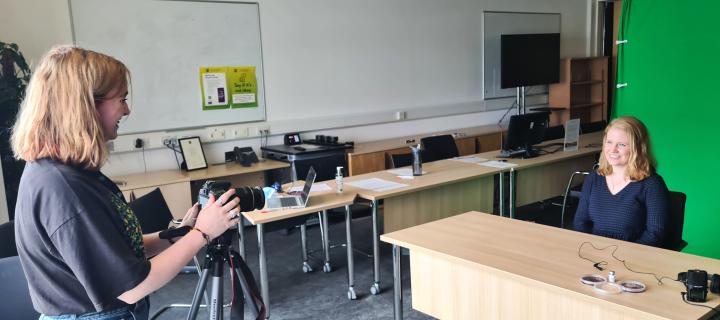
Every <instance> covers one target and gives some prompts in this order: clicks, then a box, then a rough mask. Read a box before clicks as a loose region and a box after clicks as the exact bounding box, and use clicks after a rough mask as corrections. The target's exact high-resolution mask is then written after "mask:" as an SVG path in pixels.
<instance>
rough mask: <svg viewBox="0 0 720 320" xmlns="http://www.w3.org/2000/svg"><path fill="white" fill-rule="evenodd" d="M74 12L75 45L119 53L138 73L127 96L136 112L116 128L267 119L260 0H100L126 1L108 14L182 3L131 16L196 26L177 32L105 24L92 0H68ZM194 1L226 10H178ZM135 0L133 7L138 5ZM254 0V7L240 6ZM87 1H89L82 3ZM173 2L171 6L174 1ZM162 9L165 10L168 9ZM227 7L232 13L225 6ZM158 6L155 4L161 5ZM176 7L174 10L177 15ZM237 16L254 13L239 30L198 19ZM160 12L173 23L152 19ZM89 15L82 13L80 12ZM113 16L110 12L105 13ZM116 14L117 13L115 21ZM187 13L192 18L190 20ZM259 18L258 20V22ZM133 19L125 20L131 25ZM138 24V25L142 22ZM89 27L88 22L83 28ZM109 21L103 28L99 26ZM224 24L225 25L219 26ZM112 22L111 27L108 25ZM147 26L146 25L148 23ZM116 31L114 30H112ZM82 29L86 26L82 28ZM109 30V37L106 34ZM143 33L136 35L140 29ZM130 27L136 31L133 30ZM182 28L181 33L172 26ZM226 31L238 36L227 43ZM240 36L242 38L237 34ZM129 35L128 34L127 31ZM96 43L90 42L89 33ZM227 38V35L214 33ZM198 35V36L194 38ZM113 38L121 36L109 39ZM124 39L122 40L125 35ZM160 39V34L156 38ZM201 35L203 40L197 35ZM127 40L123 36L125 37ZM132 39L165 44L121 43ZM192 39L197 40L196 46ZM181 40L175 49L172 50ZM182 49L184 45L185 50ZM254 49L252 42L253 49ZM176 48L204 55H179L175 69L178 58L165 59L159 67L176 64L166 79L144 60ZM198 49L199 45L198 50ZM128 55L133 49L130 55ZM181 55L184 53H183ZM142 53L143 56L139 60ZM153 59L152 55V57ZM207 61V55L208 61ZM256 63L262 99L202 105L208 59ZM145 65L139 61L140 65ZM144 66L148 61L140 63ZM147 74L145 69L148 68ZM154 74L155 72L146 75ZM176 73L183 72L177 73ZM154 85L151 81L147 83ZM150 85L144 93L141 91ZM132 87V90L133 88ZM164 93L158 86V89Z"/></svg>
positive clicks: (128, 130)
mask: <svg viewBox="0 0 720 320" xmlns="http://www.w3.org/2000/svg"><path fill="white" fill-rule="evenodd" d="M67 2H68V7H69V14H70V23H71V32H72V39H73V43H74V44H75V45H77V46H81V47H83V48H86V49H90V50H95V51H98V52H101V53H104V54H108V55H110V56H115V57H117V58H118V60H120V61H122V62H123V63H125V64H126V65H127V66H128V68H129V69H130V72H131V74H132V75H133V80H132V81H133V83H132V86H131V88H130V91H131V94H130V99H131V101H132V102H133V103H132V104H131V114H130V116H129V117H128V118H127V120H124V121H123V123H121V126H120V129H119V132H118V133H119V134H120V135H130V134H142V133H148V132H161V131H180V130H188V129H198V128H206V127H211V126H221V125H231V124H238V123H249V122H259V121H265V120H267V100H266V93H265V77H264V65H263V48H262V37H261V30H260V28H261V23H260V5H259V3H258V2H240V1H222V0H220V1H213V0H210V1H206V0H135V1H118V2H117V3H116V2H114V1H112V2H102V1H97V3H100V4H101V5H104V6H113V7H114V6H125V7H129V8H128V9H123V11H122V12H113V10H112V9H111V10H107V11H106V12H108V11H109V12H110V14H115V15H124V14H128V13H133V10H134V11H135V12H138V11H140V12H144V11H143V10H140V9H144V8H146V7H147V8H151V9H162V8H167V7H168V5H173V4H172V2H175V3H177V4H178V7H177V8H178V9H177V10H176V11H177V12H175V11H173V10H168V12H170V13H169V14H168V15H159V14H155V15H153V14H152V13H148V14H147V15H145V16H143V17H136V16H134V15H133V16H132V17H133V19H131V20H132V21H133V24H132V26H135V27H136V29H143V28H142V27H143V26H145V25H152V26H157V29H153V31H155V32H158V33H165V34H168V33H169V34H172V33H170V32H173V31H175V30H176V28H175V27H176V25H182V27H181V28H178V30H183V29H184V30H190V32H186V33H185V34H187V33H193V34H192V35H188V36H179V35H178V36H177V37H160V36H158V35H156V34H151V33H150V31H148V33H147V34H143V33H138V31H137V30H126V29H122V25H120V23H119V22H117V23H115V24H112V22H108V26H107V27H104V24H103V23H102V22H98V21H103V20H102V19H100V18H87V17H86V16H87V15H88V14H87V12H88V11H90V9H85V8H88V6H89V7H96V6H97V4H96V2H95V1H90V0H67ZM193 3H197V4H200V6H199V7H198V8H199V11H201V12H218V11H221V12H222V13H223V16H222V17H218V15H217V14H216V15H215V16H208V15H193V16H192V17H193V18H194V19H190V21H189V20H188V19H180V18H178V16H180V15H181V14H187V13H188V12H189V13H193V11H192V5H193ZM212 4H219V5H223V7H221V8H220V9H221V10H218V9H217V8H214V7H211V5H212ZM133 5H134V7H133ZM225 5H231V6H236V5H237V6H238V10H232V11H231V10H228V7H227V6H225ZM248 5H251V6H252V7H251V8H248V7H241V6H248ZM83 6H85V8H83ZM172 9H174V8H172ZM164 12H165V11H162V13H164ZM226 12H227V14H225V13H226ZM156 13H157V12H156ZM172 14H175V16H172ZM238 17H250V18H248V19H249V20H248V19H242V20H244V21H250V22H249V23H247V24H246V25H243V26H246V27H247V28H246V29H244V30H239V29H241V28H236V29H231V28H230V27H231V26H232V25H230V24H228V25H227V27H222V24H220V23H215V24H213V22H211V23H210V24H209V25H210V26H211V27H210V28H212V29H211V30H207V29H202V28H198V27H197V26H198V25H201V23H203V22H206V21H215V20H218V18H222V19H223V20H225V21H227V20H229V19H235V20H240V19H238ZM156 18H158V19H163V20H162V21H165V22H168V21H169V22H170V23H173V24H172V25H170V26H168V25H165V24H162V23H154V24H153V22H154V19H156ZM83 19H84V20H83ZM106 20H110V19H106ZM117 20H119V19H116V20H115V21H117ZM188 21H189V22H188ZM255 23H257V25H255ZM130 26H131V24H128V28H127V29H129V28H130ZM138 26H140V27H138ZM83 28H84V29H83ZM93 28H96V29H95V30H92V31H88V30H89V29H93ZM102 28H105V29H102ZM217 29H222V30H217ZM105 30H107V32H106V33H103V31H105ZM117 30H121V31H120V32H121V33H122V34H120V35H121V36H124V37H118V36H117V35H118V34H117V33H118V31H117ZM143 30H144V29H143ZM112 31H115V32H116V33H115V34H114V35H115V36H113V33H112ZM83 32H84V33H85V34H84V35H83ZM105 34H107V38H108V39H109V40H108V39H105V38H104V35H105ZM138 34H140V36H139V37H138V36H137V35H138ZM206 34H217V37H205V35H206ZM131 35H136V36H135V37H132V36H131ZM173 35H177V34H173ZM229 35H235V36H236V38H235V40H236V42H233V43H231V45H227V43H229V42H230V41H226V40H224V39H226V38H229ZM238 37H239V38H238ZM119 38H122V39H125V40H124V41H123V40H122V39H119ZM158 38H160V39H162V42H163V43H169V45H168V46H165V47H162V48H160V47H161V45H159V44H158V45H155V42H156V39H158ZM88 39H89V40H91V41H95V42H97V43H90V41H88ZM215 39H222V40H219V41H218V40H215ZM193 40H195V43H193V42H192V41H193ZM112 41H117V42H116V43H112ZM120 41H122V42H120ZM157 42H158V43H160V42H161V41H157ZM198 42H200V43H198ZM120 43H122V44H120ZM128 43H129V45H128V47H130V46H132V45H133V44H132V43H140V44H145V45H146V46H147V47H149V48H151V49H152V48H156V49H157V50H158V51H161V52H153V51H150V54H147V52H148V51H145V53H143V51H142V48H137V49H136V48H132V49H123V47H122V45H127V44H128ZM193 45H195V47H192V46H193ZM226 45H227V47H228V49H227V50H206V49H217V48H223V49H224V48H225V47H226ZM201 46H202V48H203V49H193V50H185V48H197V47H201ZM105 47H110V48H113V47H114V48H120V49H118V51H120V52H115V51H114V50H107V49H104V48H105ZM174 48H177V50H173V49H174ZM181 49H182V50H181ZM248 49H249V50H248ZM238 50H240V51H242V52H243V53H242V54H241V55H238V56H237V57H235V56H234V55H233V54H230V52H238ZM167 51H172V52H174V53H177V56H179V57H186V56H189V57H190V58H192V57H200V58H202V59H179V63H177V65H182V67H184V68H177V70H178V71H177V72H175V69H173V66H174V62H170V63H164V62H163V63H162V65H161V66H160V67H159V68H158V69H160V70H172V72H174V73H170V75H169V76H168V77H167V78H168V80H167V81H163V80H160V78H161V76H157V75H155V74H154V71H150V70H148V69H150V68H148V67H149V66H151V65H152V66H154V64H153V63H152V62H146V59H145V57H146V56H148V57H150V56H154V57H152V58H154V59H155V60H156V61H157V60H162V61H166V62H167V61H174V60H172V59H158V57H164V56H165V55H163V54H162V52H167ZM198 52H201V53H198ZM206 52H215V53H214V54H206ZM127 56H133V57H132V58H130V59H128V58H127ZM183 60H184V61H183ZM134 61H139V62H134ZM147 61H151V59H150V58H149V59H147ZM206 61H207V62H206ZM210 61H222V62H210ZM244 65H252V66H255V68H256V81H257V101H258V106H257V107H254V108H235V109H229V108H228V109H221V110H212V111H202V95H201V90H200V80H199V71H200V67H208V66H223V67H224V66H228V67H231V66H244ZM139 66H140V67H139ZM142 67H145V68H142ZM176 73H177V74H180V73H181V74H182V75H183V76H181V77H178V76H177V75H176V76H173V75H172V74H176ZM143 75H145V76H143ZM148 75H150V77H148ZM178 78H181V79H182V80H181V81H179V80H178ZM151 87H155V88H154V89H150V88H151ZM143 90H147V91H145V92H144V93H140V94H138V92H142V91H143ZM133 92H135V93H133ZM153 92H163V94H165V96H163V97H162V98H159V97H157V95H155V94H154V93H153ZM158 95H159V94H158ZM178 110H179V111H180V112H178Z"/></svg>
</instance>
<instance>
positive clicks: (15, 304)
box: [0, 256, 40, 319]
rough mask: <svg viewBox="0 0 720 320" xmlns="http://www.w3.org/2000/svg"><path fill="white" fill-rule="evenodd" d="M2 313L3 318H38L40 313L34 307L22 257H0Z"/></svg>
mask: <svg viewBox="0 0 720 320" xmlns="http://www.w3.org/2000/svg"><path fill="white" fill-rule="evenodd" d="M0 283H2V288H3V289H2V290H0V301H2V303H0V314H2V318H3V319H37V318H39V317H40V314H39V313H38V312H37V311H35V309H34V308H33V304H32V300H31V299H30V290H29V289H28V283H27V279H26V278H25V273H24V272H23V270H22V265H20V257H18V256H14V257H6V258H2V259H0Z"/></svg>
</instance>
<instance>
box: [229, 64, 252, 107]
mask: <svg viewBox="0 0 720 320" xmlns="http://www.w3.org/2000/svg"><path fill="white" fill-rule="evenodd" d="M227 69H228V83H229V89H230V103H231V104H230V106H231V107H232V108H253V107H257V106H258V102H257V79H256V78H255V67H228V68H227Z"/></svg>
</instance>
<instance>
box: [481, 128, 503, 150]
mask: <svg viewBox="0 0 720 320" xmlns="http://www.w3.org/2000/svg"><path fill="white" fill-rule="evenodd" d="M501 134H502V133H501V132H495V133H489V134H484V135H481V136H477V137H475V139H476V140H477V153H481V152H488V151H493V150H500V142H501V138H500V135H501Z"/></svg>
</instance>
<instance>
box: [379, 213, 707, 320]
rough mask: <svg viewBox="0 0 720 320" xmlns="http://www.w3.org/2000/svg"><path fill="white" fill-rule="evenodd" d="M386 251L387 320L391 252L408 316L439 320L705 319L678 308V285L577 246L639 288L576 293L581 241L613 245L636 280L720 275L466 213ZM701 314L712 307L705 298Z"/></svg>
mask: <svg viewBox="0 0 720 320" xmlns="http://www.w3.org/2000/svg"><path fill="white" fill-rule="evenodd" d="M381 240H382V241H384V242H388V243H391V244H392V245H393V257H394V265H393V268H394V271H395V272H394V273H395V277H394V278H395V284H394V285H395V297H394V301H395V318H396V319H401V318H402V299H401V297H402V296H401V295H399V293H400V292H401V290H400V289H401V286H402V284H401V282H400V279H401V278H400V247H404V248H408V249H409V250H410V270H411V271H412V273H411V286H412V305H413V308H414V309H416V310H419V311H421V312H423V313H426V314H428V315H431V316H433V317H436V318H439V319H598V320H607V319H700V318H706V317H708V316H709V315H710V314H711V313H712V312H711V311H710V310H709V309H708V308H703V307H697V306H692V305H689V304H686V303H684V302H683V300H682V299H681V295H680V292H682V291H685V288H684V286H683V285H682V284H681V283H678V282H675V281H672V280H664V281H663V285H659V284H658V282H657V281H656V280H655V278H653V277H652V276H650V275H645V274H637V273H632V272H630V271H628V270H627V269H626V268H625V267H624V266H623V264H622V263H621V262H619V261H617V260H615V259H613V257H612V256H611V255H610V251H611V250H612V249H607V250H604V251H597V250H594V249H592V248H591V247H590V246H587V245H585V246H583V249H582V251H581V253H582V254H583V256H585V257H588V258H590V259H592V260H594V261H600V260H605V261H608V262H609V265H608V268H606V269H605V271H604V275H605V276H607V272H608V271H609V270H614V271H615V272H616V273H617V279H618V281H620V280H630V279H632V280H638V281H641V282H643V283H644V284H645V285H647V290H646V291H645V292H643V293H626V292H623V293H620V294H616V295H606V294H603V293H600V292H599V291H597V290H595V289H594V288H593V287H591V286H588V285H585V284H582V283H581V282H580V277H581V276H582V275H584V274H594V273H598V272H600V271H598V270H596V269H595V268H594V267H593V265H592V263H591V262H589V261H587V260H583V259H581V258H580V257H579V256H578V249H579V247H580V245H581V244H582V243H583V242H585V241H587V242H590V243H592V244H593V245H595V246H596V247H599V248H601V247H605V246H609V245H617V246H618V249H617V251H616V253H615V255H616V256H617V257H619V258H621V259H625V260H626V261H627V263H628V265H629V266H630V268H632V269H634V270H636V271H643V272H653V273H656V274H658V275H663V276H668V277H671V278H673V279H674V278H675V277H676V276H677V274H678V272H681V271H687V270H688V269H695V268H697V269H704V270H708V271H709V272H718V270H720V260H714V259H709V258H704V257H699V256H694V255H689V254H685V253H680V252H675V251H669V250H665V249H659V248H654V247H649V246H644V245H639V244H635V243H630V242H624V241H619V240H614V239H609V238H604V237H599V236H594V235H589V234H584V233H579V232H575V231H570V230H565V229H560V228H554V227H549V226H544V225H540V224H534V223H531V222H525V221H520V220H513V219H508V218H503V217H498V216H493V215H490V214H485V213H480V212H468V213H464V214H461V215H456V216H453V217H450V218H446V219H442V220H438V221H434V222H430V223H426V224H423V225H419V226H416V227H412V228H408V229H404V230H400V231H396V232H392V233H389V234H384V235H382V236H381ZM708 299H709V301H708V302H707V303H706V305H707V306H710V307H717V306H718V305H720V297H718V295H714V294H712V293H711V294H709V295H708Z"/></svg>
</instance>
